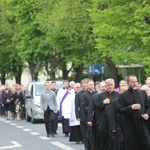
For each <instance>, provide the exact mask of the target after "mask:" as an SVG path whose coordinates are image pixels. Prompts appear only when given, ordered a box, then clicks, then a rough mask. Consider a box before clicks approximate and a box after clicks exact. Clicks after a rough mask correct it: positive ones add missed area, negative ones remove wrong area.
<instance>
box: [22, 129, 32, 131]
mask: <svg viewBox="0 0 150 150" xmlns="http://www.w3.org/2000/svg"><path fill="white" fill-rule="evenodd" d="M22 130H23V131H31V129H22Z"/></svg>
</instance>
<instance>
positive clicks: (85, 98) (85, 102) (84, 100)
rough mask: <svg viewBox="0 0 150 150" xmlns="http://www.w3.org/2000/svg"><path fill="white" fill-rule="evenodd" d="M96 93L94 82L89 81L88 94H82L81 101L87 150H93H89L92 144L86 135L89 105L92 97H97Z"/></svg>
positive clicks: (84, 141) (84, 139)
mask: <svg viewBox="0 0 150 150" xmlns="http://www.w3.org/2000/svg"><path fill="white" fill-rule="evenodd" d="M96 93H97V91H95V90H94V81H93V80H89V81H88V89H87V91H86V92H84V94H82V99H81V110H82V122H83V124H84V131H85V135H84V136H83V143H84V147H85V150H92V149H89V148H88V147H89V146H90V145H91V144H90V143H89V139H88V138H87V137H86V135H87V133H88V124H87V121H88V109H89V104H90V101H91V100H92V96H93V95H95V94H96ZM89 144H90V145H89Z"/></svg>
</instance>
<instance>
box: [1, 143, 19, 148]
mask: <svg viewBox="0 0 150 150" xmlns="http://www.w3.org/2000/svg"><path fill="white" fill-rule="evenodd" d="M11 143H12V144H13V145H11V146H2V147H0V149H10V148H17V147H22V145H20V144H19V143H17V142H16V141H11Z"/></svg>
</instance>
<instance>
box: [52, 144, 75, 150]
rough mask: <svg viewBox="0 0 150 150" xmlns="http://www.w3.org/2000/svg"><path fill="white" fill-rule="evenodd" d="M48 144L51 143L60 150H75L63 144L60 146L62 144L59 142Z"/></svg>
mask: <svg viewBox="0 0 150 150" xmlns="http://www.w3.org/2000/svg"><path fill="white" fill-rule="evenodd" d="M50 143H52V144H54V145H55V146H57V147H59V148H61V149H64V150H75V149H74V148H71V147H69V146H66V145H64V144H62V143H60V142H50Z"/></svg>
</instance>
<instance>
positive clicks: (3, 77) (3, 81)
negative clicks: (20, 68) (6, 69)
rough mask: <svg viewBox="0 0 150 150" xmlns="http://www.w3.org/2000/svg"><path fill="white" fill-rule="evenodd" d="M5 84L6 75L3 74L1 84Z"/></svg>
mask: <svg viewBox="0 0 150 150" xmlns="http://www.w3.org/2000/svg"><path fill="white" fill-rule="evenodd" d="M5 82H6V74H5V73H3V74H1V84H2V85H5Z"/></svg>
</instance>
